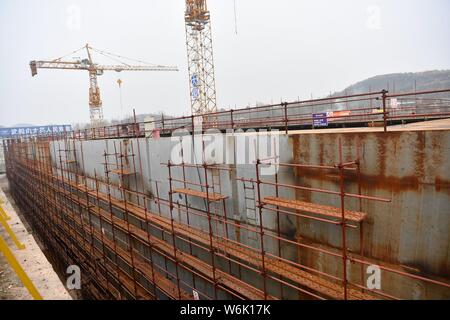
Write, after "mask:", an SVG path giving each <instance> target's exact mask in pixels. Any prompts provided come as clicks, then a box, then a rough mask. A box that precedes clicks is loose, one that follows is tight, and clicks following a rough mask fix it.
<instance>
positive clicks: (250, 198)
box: [244, 181, 259, 241]
mask: <svg viewBox="0 0 450 320" xmlns="http://www.w3.org/2000/svg"><path fill="white" fill-rule="evenodd" d="M244 202H245V213H246V216H247V223H248V224H251V225H253V226H257V225H258V223H259V221H258V220H259V219H258V214H257V212H256V190H255V183H254V182H250V186H249V185H248V184H247V182H246V181H244ZM248 238H249V239H251V240H255V241H256V240H258V235H257V234H256V233H255V232H250V231H249V235H248Z"/></svg>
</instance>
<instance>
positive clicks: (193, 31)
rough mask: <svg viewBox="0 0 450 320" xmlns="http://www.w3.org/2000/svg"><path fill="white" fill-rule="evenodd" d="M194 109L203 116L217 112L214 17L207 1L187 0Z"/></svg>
mask: <svg viewBox="0 0 450 320" xmlns="http://www.w3.org/2000/svg"><path fill="white" fill-rule="evenodd" d="M185 1H186V11H185V15H184V20H185V24H186V46H187V56H188V70H189V80H190V81H189V84H190V92H191V94H190V96H191V112H192V114H193V115H202V114H206V113H210V112H215V111H217V102H216V85H215V75H214V57H213V47H212V33H211V17H210V13H209V11H208V7H207V4H206V0H185Z"/></svg>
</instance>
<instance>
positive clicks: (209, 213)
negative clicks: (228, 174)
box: [202, 144, 217, 300]
mask: <svg viewBox="0 0 450 320" xmlns="http://www.w3.org/2000/svg"><path fill="white" fill-rule="evenodd" d="M204 149H205V148H204V144H203V148H202V153H203V158H204V151H205V150H204ZM203 169H204V172H205V189H206V214H207V216H208V232H209V253H210V254H211V266H212V274H213V281H214V299H215V300H217V277H216V258H215V254H214V244H213V232H212V222H211V208H210V198H209V183H208V165H207V164H206V162H205V160H204V159H203Z"/></svg>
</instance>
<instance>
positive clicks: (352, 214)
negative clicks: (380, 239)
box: [263, 197, 367, 223]
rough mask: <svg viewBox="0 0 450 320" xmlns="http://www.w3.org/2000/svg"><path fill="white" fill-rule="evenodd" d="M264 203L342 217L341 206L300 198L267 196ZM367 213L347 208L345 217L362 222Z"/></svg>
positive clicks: (337, 217)
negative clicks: (301, 199) (326, 204)
mask: <svg viewBox="0 0 450 320" xmlns="http://www.w3.org/2000/svg"><path fill="white" fill-rule="evenodd" d="M263 203H264V204H270V205H273V206H278V207H284V208H289V209H295V210H299V211H306V212H309V213H314V214H318V215H321V216H326V217H329V218H336V219H341V218H342V213H341V208H336V207H331V206H325V205H321V204H316V203H311V202H305V201H300V200H289V199H283V198H276V197H266V198H264V199H263ZM366 216H367V214H366V213H364V212H358V211H352V210H345V219H346V220H348V221H353V222H358V223H359V222H361V221H363V220H364V219H365V218H366Z"/></svg>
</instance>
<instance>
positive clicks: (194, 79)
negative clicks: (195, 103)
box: [191, 74, 198, 87]
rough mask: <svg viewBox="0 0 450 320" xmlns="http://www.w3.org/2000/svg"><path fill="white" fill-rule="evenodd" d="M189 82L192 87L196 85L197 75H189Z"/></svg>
mask: <svg viewBox="0 0 450 320" xmlns="http://www.w3.org/2000/svg"><path fill="white" fill-rule="evenodd" d="M191 83H192V86H193V87H198V75H196V74H193V75H192V77H191Z"/></svg>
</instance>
